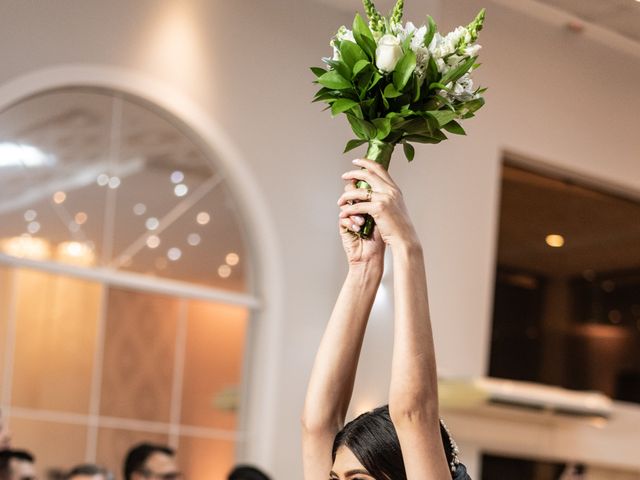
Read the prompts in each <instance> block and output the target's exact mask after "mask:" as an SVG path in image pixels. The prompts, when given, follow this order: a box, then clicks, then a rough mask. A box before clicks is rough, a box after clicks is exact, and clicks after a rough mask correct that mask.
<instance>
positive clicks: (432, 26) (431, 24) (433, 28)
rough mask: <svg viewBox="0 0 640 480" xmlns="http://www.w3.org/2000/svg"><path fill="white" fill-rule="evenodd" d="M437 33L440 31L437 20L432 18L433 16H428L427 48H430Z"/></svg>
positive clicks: (425, 43)
mask: <svg viewBox="0 0 640 480" xmlns="http://www.w3.org/2000/svg"><path fill="white" fill-rule="evenodd" d="M437 31H438V26H437V25H436V22H435V20H434V19H433V18H431V15H427V33H425V35H424V46H425V47H428V46H429V44H430V43H431V40H433V36H434V35H435V34H436V32H437Z"/></svg>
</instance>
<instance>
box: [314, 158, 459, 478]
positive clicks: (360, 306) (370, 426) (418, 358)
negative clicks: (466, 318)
mask: <svg viewBox="0 0 640 480" xmlns="http://www.w3.org/2000/svg"><path fill="white" fill-rule="evenodd" d="M353 163H354V164H355V166H356V167H359V168H357V169H355V170H352V171H350V172H347V173H345V174H344V175H343V176H342V178H343V179H344V180H345V181H346V183H347V185H346V187H345V192H344V194H343V195H342V196H341V197H340V199H339V200H338V205H339V206H340V222H339V224H340V230H341V238H342V243H343V246H344V250H345V252H346V255H347V260H348V263H349V273H348V274H347V278H346V280H345V283H344V285H343V287H342V290H341V292H340V295H339V296H338V300H337V302H336V305H335V308H334V310H333V313H332V315H331V318H330V320H329V323H328V324H327V327H326V331H325V333H324V336H323V338H322V341H321V343H320V347H319V349H318V353H317V356H316V360H315V364H314V367H313V371H312V374H311V379H310V381H309V387H308V390H307V398H306V401H305V406H304V412H303V417H302V424H303V460H304V476H305V480H327V479H331V480H374V479H375V480H443V479H451V478H454V479H460V480H465V479H466V480H470V479H469V477H468V476H467V474H466V470H465V468H464V466H463V465H461V464H458V461H457V456H456V454H457V449H456V448H455V444H454V443H453V441H452V440H451V439H450V437H449V435H448V433H447V432H446V430H444V427H443V426H442V425H441V422H440V418H439V414H438V392H437V376H436V367H435V365H436V363H435V354H434V348H433V338H432V333H431V322H430V319H429V306H428V301H427V281H426V275H425V271H424V258H423V254H422V247H421V246H420V242H419V240H418V237H417V235H416V232H415V229H414V227H413V224H412V223H411V220H410V218H409V215H408V213H407V209H406V207H405V205H404V201H403V199H402V193H401V192H400V190H399V188H398V186H397V185H396V184H395V182H394V181H393V180H392V179H391V177H390V176H389V173H388V172H387V171H386V170H384V169H383V168H382V167H381V166H380V165H378V164H377V163H375V162H373V161H370V160H354V161H353ZM358 180H364V181H366V182H367V183H368V184H369V185H371V191H368V190H365V189H358V188H356V187H355V183H356V182H357V181H358ZM365 214H369V215H371V216H373V218H374V220H375V222H376V228H375V229H374V234H373V236H372V238H371V239H369V240H363V239H361V238H360V237H358V236H357V235H355V233H356V232H358V230H359V229H360V226H361V225H362V224H363V223H364V215H365ZM386 246H388V247H389V248H391V252H392V254H393V262H394V296H395V319H394V322H395V323H394V350H393V358H392V366H391V385H390V389H389V406H388V408H387V407H382V408H379V409H376V410H374V411H373V412H369V413H366V414H364V415H361V416H360V417H358V418H357V419H355V420H354V421H352V422H351V423H349V424H347V425H346V426H344V419H345V416H346V413H347V410H348V408H349V402H350V400H351V393H352V391H353V383H354V380H355V375H356V368H357V363H358V357H359V356H360V350H361V347H362V340H363V337H364V333H365V329H366V326H367V320H368V318H369V314H370V312H371V307H372V305H373V301H374V299H375V295H376V291H377V290H378V286H379V284H380V280H381V278H382V271H383V263H384V251H385V247H386Z"/></svg>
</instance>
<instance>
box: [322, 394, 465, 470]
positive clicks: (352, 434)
mask: <svg viewBox="0 0 640 480" xmlns="http://www.w3.org/2000/svg"><path fill="white" fill-rule="evenodd" d="M440 435H441V436H442V444H443V446H444V452H445V455H446V457H447V463H448V464H449V465H451V464H452V462H453V461H454V455H455V452H454V451H453V446H452V445H451V438H450V437H449V433H448V432H447V430H446V429H445V428H444V426H443V425H442V423H441V424H440ZM342 446H345V447H347V448H348V449H349V450H351V452H352V453H353V454H354V455H355V457H356V458H357V459H358V461H359V462H360V463H361V464H362V466H363V467H364V468H366V469H367V471H368V472H369V473H370V474H371V476H372V477H374V478H377V479H380V480H407V472H406V470H405V468H404V460H403V459H402V450H401V449H400V440H398V434H397V433H396V429H395V427H394V426H393V422H392V421H391V416H390V415H389V406H388V405H385V406H383V407H378V408H376V409H375V410H372V411H371V412H367V413H363V414H362V415H360V416H359V417H357V418H356V419H355V420H352V421H351V422H349V423H347V424H346V425H345V426H344V428H343V429H342V430H340V432H338V434H337V435H336V438H335V440H334V441H333V451H332V458H333V460H334V461H335V459H336V453H337V451H338V449H339V448H340V447H342ZM452 476H453V475H452Z"/></svg>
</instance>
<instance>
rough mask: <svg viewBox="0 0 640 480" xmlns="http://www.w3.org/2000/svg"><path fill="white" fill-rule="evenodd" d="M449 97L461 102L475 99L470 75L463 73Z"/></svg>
mask: <svg viewBox="0 0 640 480" xmlns="http://www.w3.org/2000/svg"><path fill="white" fill-rule="evenodd" d="M451 96H452V97H454V98H456V99H458V100H462V101H466V100H471V99H473V98H475V91H474V89H473V79H472V78H471V75H470V74H468V73H465V74H464V75H463V76H462V77H461V78H460V79H458V81H457V82H456V83H455V85H453V92H451Z"/></svg>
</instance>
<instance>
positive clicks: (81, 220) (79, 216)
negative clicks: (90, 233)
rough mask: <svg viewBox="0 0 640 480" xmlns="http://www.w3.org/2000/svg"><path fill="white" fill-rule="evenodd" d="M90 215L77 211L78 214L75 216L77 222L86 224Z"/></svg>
mask: <svg viewBox="0 0 640 480" xmlns="http://www.w3.org/2000/svg"><path fill="white" fill-rule="evenodd" d="M88 218H89V217H88V216H87V214H86V213H84V212H78V213H76V216H75V217H74V220H75V221H76V223H77V224H78V225H84V224H85V223H86V221H87V220H88Z"/></svg>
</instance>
